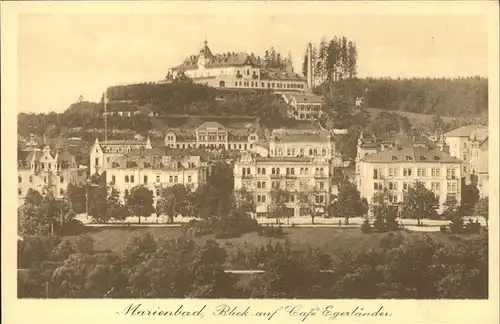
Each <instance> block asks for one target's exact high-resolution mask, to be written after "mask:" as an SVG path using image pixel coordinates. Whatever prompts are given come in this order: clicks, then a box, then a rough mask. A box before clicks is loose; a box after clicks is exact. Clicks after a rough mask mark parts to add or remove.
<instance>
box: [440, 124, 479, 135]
mask: <svg viewBox="0 0 500 324" xmlns="http://www.w3.org/2000/svg"><path fill="white" fill-rule="evenodd" d="M484 128H487V127H486V126H484V125H481V124H474V125H467V126H463V127H460V128H457V129H454V130H452V131H450V132H448V133H446V134H444V136H445V137H469V136H470V134H471V133H472V132H474V131H476V130H479V129H484Z"/></svg>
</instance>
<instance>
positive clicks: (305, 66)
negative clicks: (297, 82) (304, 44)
mask: <svg viewBox="0 0 500 324" xmlns="http://www.w3.org/2000/svg"><path fill="white" fill-rule="evenodd" d="M308 62H309V59H308V55H307V51H306V53H305V54H304V60H303V61H302V75H303V76H304V77H306V78H307V73H308V68H309V63H308Z"/></svg>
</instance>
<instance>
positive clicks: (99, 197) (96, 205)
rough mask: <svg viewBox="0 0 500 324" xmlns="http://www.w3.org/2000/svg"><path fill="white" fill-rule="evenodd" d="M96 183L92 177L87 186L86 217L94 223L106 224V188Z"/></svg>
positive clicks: (95, 179) (95, 178)
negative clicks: (90, 218)
mask: <svg viewBox="0 0 500 324" xmlns="http://www.w3.org/2000/svg"><path fill="white" fill-rule="evenodd" d="M98 181H99V180H98V178H97V177H94V178H93V179H91V181H90V183H88V184H87V188H86V191H87V204H88V215H89V216H91V217H92V220H93V221H95V222H100V223H106V222H107V221H108V217H107V216H108V215H107V208H106V196H107V188H106V186H105V185H102V184H98Z"/></svg>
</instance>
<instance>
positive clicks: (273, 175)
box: [270, 174, 283, 179]
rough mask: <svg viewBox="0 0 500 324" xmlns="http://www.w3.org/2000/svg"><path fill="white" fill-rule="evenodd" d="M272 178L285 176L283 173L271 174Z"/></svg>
mask: <svg viewBox="0 0 500 324" xmlns="http://www.w3.org/2000/svg"><path fill="white" fill-rule="evenodd" d="M270 177H271V179H281V178H283V175H282V174H271V176H270Z"/></svg>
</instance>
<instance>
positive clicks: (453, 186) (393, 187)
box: [373, 181, 458, 192]
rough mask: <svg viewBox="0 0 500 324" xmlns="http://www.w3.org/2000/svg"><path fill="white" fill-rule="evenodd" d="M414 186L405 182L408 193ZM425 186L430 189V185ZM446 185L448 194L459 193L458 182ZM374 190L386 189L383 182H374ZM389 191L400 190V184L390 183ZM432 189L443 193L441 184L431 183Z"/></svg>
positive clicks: (448, 182)
mask: <svg viewBox="0 0 500 324" xmlns="http://www.w3.org/2000/svg"><path fill="white" fill-rule="evenodd" d="M413 185H414V183H413V182H403V190H404V191H406V190H408V189H409V188H410V187H411V186H413ZM424 185H425V187H426V188H429V183H427V182H424ZM446 185H447V186H446V189H447V191H448V192H457V188H458V185H457V182H456V181H447V183H446ZM373 189H374V190H383V189H384V184H383V182H378V181H376V182H374V183H373ZM388 189H389V190H399V184H398V182H395V181H389V182H388ZM430 189H431V190H432V191H441V183H440V182H436V181H431V182H430Z"/></svg>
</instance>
